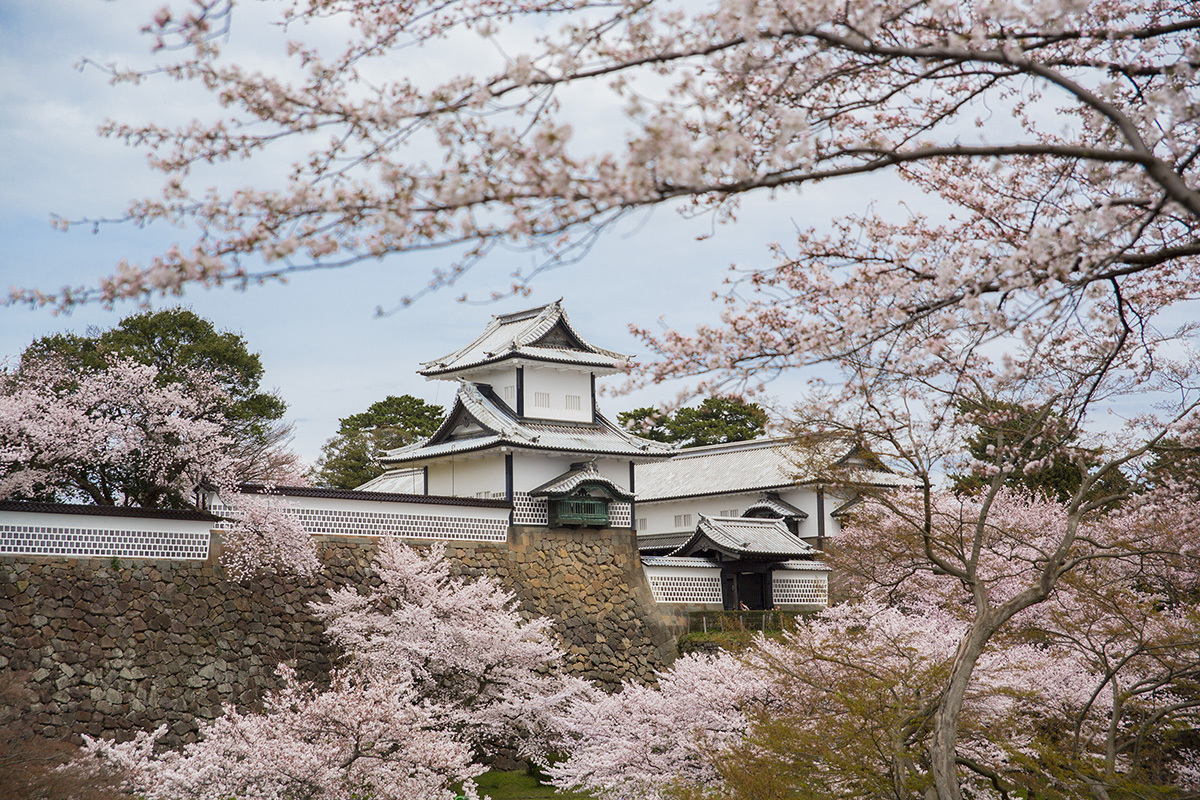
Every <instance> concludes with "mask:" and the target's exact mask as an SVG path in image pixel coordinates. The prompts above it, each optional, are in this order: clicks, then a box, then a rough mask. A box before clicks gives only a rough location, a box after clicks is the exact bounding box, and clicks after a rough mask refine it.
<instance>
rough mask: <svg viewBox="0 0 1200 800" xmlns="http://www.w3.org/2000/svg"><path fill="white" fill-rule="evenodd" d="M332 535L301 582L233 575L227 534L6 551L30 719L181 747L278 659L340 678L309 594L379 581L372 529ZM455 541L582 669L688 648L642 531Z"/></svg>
mask: <svg viewBox="0 0 1200 800" xmlns="http://www.w3.org/2000/svg"><path fill="white" fill-rule="evenodd" d="M318 542H319V547H320V551H321V558H322V561H323V563H324V565H325V569H324V570H323V571H322V573H321V575H320V577H319V579H318V580H317V581H315V582H314V583H313V584H312V585H309V586H303V587H296V586H293V585H292V584H291V583H289V582H287V581H283V580H280V579H278V578H266V579H260V580H257V581H255V582H252V583H249V584H245V585H243V584H239V583H235V582H231V581H228V580H226V579H225V576H224V571H223V570H222V568H221V567H220V564H219V563H218V561H217V557H218V554H219V549H220V548H219V543H218V542H216V541H215V540H214V547H213V548H212V556H211V557H210V558H209V560H208V561H206V562H188V561H162V560H122V561H116V560H114V559H70V560H67V559H52V558H44V557H40V558H35V557H23V556H22V557H13V556H6V557H3V558H0V671H7V672H24V673H27V674H28V681H29V686H30V688H32V689H33V690H34V692H35V694H36V695H37V701H36V702H35V703H34V704H33V706H32V707H30V708H29V709H27V713H28V719H29V720H30V721H31V722H32V723H33V724H34V725H35V726H36V728H37V729H38V730H39V731H40V732H41V733H42V734H43V735H46V736H50V737H53V738H70V739H72V740H74V741H79V737H80V734H83V733H87V734H90V735H92V736H100V735H109V736H115V737H116V738H119V739H127V738H129V737H130V736H131V735H132V732H133V731H135V730H139V729H144V730H150V729H153V728H155V727H157V726H158V725H160V724H163V723H166V724H167V725H168V726H169V730H170V733H169V735H168V742H169V743H171V744H178V743H182V742H188V741H193V740H194V739H195V737H196V730H197V718H200V719H211V718H213V717H215V716H218V715H219V714H220V713H221V705H222V703H236V704H238V705H241V706H253V705H254V704H255V703H256V702H257V701H258V700H259V699H260V698H261V697H262V694H263V692H264V691H265V690H266V689H269V688H273V687H274V686H276V685H277V679H276V676H275V673H274V670H275V665H276V664H277V663H279V662H280V661H288V662H291V663H294V664H295V665H296V667H297V670H298V671H299V673H300V675H301V676H302V677H305V678H309V679H314V680H318V681H320V680H321V679H322V678H323V677H324V676H327V675H328V671H329V667H330V664H331V659H332V658H333V657H334V655H335V654H334V653H332V652H331V649H330V648H329V646H328V644H327V642H326V641H325V639H324V637H323V636H322V634H321V626H320V625H319V624H318V623H317V621H316V620H315V619H314V618H313V617H312V616H311V615H310V614H309V613H308V604H309V603H310V602H311V601H313V600H317V599H321V598H323V597H324V596H325V594H326V593H327V592H328V590H329V589H333V588H338V587H341V586H345V585H348V584H353V585H355V586H359V587H366V586H369V585H371V584H372V583H377V582H378V578H375V577H374V576H373V574H372V572H371V566H370V564H371V557H372V555H373V553H374V549H375V542H374V540H372V539H369V538H365V537H346V538H333V537H329V538H322V539H319V540H318ZM447 553H448V554H449V555H450V556H451V558H452V559H453V560H454V562H455V563H456V565H457V566H456V569H457V571H458V572H460V573H462V574H466V575H477V574H480V573H484V572H486V573H488V574H491V575H493V576H495V577H496V578H498V579H499V580H500V581H501V582H502V583H503V584H504V585H505V586H507V587H509V588H510V589H512V590H513V591H514V592H515V593H516V594H517V596H518V598H519V600H520V603H521V607H522V609H523V610H524V611H525V612H527V613H529V614H531V615H545V616H549V617H551V618H553V619H554V620H555V621H556V631H557V634H558V635H559V637H560V638H561V641H562V644H563V647H564V649H565V650H566V651H567V653H568V658H569V661H568V668H569V669H570V670H571V671H572V672H574V673H575V674H578V675H581V676H583V677H586V678H589V679H592V680H596V681H598V682H600V683H602V684H604V685H606V686H608V687H612V686H615V685H616V684H617V683H618V682H619V681H621V680H634V681H647V680H653V675H654V671H655V670H657V669H661V668H662V667H664V666H665V665H666V664H667V663H669V661H670V659H671V658H672V657H673V655H674V637H673V636H672V632H671V631H670V629H669V627H668V625H667V624H666V620H665V618H662V617H660V616H659V614H658V610H657V608H656V606H655V604H654V601H653V599H652V598H651V597H650V589H649V586H648V585H647V584H646V582H645V579H644V577H643V575H642V571H641V565H640V562H639V560H638V557H637V551H636V548H635V546H634V542H633V534H632V533H631V532H630V531H627V530H625V531H620V530H604V531H592V530H587V531H568V530H550V531H548V530H547V529H546V528H536V527H530V528H521V527H517V528H513V529H512V531H511V532H510V535H509V544H508V546H507V547H506V546H504V545H498V544H470V543H462V542H456V543H453V544H451V545H450V546H449V547H448V548H447Z"/></svg>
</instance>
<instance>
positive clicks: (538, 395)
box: [533, 392, 550, 408]
mask: <svg viewBox="0 0 1200 800" xmlns="http://www.w3.org/2000/svg"><path fill="white" fill-rule="evenodd" d="M533 405H534V406H535V407H536V408H549V407H550V393H549V392H534V393H533Z"/></svg>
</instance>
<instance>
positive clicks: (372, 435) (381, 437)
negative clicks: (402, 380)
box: [309, 394, 445, 489]
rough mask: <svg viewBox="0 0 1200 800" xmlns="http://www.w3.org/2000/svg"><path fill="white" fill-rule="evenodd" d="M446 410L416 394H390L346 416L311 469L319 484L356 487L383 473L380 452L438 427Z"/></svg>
mask: <svg viewBox="0 0 1200 800" xmlns="http://www.w3.org/2000/svg"><path fill="white" fill-rule="evenodd" d="M444 415H445V410H444V409H443V408H442V407H441V406H438V405H433V404H431V403H426V402H425V401H424V400H422V399H420V398H418V397H413V396H412V395H408V394H406V395H401V396H399V397H396V396H395V395H389V396H388V397H385V398H384V399H383V400H380V401H378V402H376V403H372V404H371V405H370V407H369V408H367V410H366V411H363V412H360V413H358V414H351V415H350V416H348V417H343V418H342V419H341V420H340V424H339V426H338V432H337V435H335V436H333V437H332V438H331V439H329V441H327V442H326V443H325V445H324V446H323V447H322V448H321V457H320V458H318V459H317V463H316V466H314V467H313V468H312V470H311V471H310V472H309V479H310V480H311V481H312V482H313V483H314V484H315V485H317V486H324V487H326V488H329V489H354V488H356V487H358V486H362V485H363V484H364V483H366V482H367V481H369V480H371V479H372V478H376V477H378V476H380V475H382V474H383V472H384V469H383V467H382V466H381V465H380V464H379V454H380V453H381V452H382V451H384V450H391V449H393V448H396V447H403V446H404V445H406V444H411V443H412V442H415V441H417V440H418V439H422V438H424V437H426V436H429V435H430V434H432V433H433V432H434V431H435V430H437V428H438V425H440V424H441V422H442V417H443V416H444Z"/></svg>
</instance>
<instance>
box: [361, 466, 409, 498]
mask: <svg viewBox="0 0 1200 800" xmlns="http://www.w3.org/2000/svg"><path fill="white" fill-rule="evenodd" d="M354 491H356V492H390V493H393V494H423V493H424V491H425V483H424V480H423V475H422V472H421V470H411V469H393V470H389V471H387V472H385V473H383V474H382V475H380V476H378V477H375V478H372V479H371V480H369V481H367V482H366V483H364V484H363V485H362V486H356V487H355V488H354Z"/></svg>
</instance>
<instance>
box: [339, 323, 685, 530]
mask: <svg viewBox="0 0 1200 800" xmlns="http://www.w3.org/2000/svg"><path fill="white" fill-rule="evenodd" d="M627 363H628V358H627V357H626V356H624V355H621V354H620V353H615V352H613V351H611V350H605V349H603V348H600V347H596V346H595V345H592V344H589V343H588V342H587V341H586V340H585V339H584V338H583V337H582V336H580V335H579V333H578V332H577V331H576V330H575V329H574V328H573V327H572V326H571V323H570V321H569V320H568V319H567V315H566V313H565V312H564V311H563V308H562V303H561V301H558V302H554V303H551V304H549V305H546V306H540V307H538V308H532V309H529V310H526V311H520V312H517V313H514V314H502V315H497V316H494V317H492V320H491V322H490V323H489V324H488V326H487V328H485V329H484V331H483V333H481V334H480V335H479V336H478V337H476V338H475V340H474V341H472V342H471V343H470V344H468V345H467V346H466V347H463V348H462V349H460V350H457V351H455V352H453V353H450V354H449V355H446V356H443V357H442V358H439V359H435V360H433V361H429V362H426V363H424V364H423V365H422V369H421V370H420V374H421V375H424V376H425V377H426V378H428V379H430V380H457V381H458V382H459V389H458V392H457V394H456V396H455V399H454V404H453V406H452V407H451V409H450V413H449V414H448V415H447V417H446V419H445V421H444V422H443V423H442V425H441V427H440V428H438V430H437V431H436V432H434V434H433V435H432V436H430V437H429V438H428V439H426V440H424V441H421V442H417V443H415V444H412V445H409V446H407V447H402V448H400V449H398V450H392V451H390V452H388V453H386V454H385V455H384V457H383V463H384V465H385V466H387V467H389V468H390V469H391V470H392V471H391V472H389V473H388V474H386V475H384V476H381V477H380V478H377V479H375V480H374V481H372V482H370V483H368V484H365V485H363V486H362V487H360V488H361V489H364V490H371V489H373V488H376V487H378V486H382V485H385V484H386V483H387V482H389V481H395V480H396V476H397V475H398V474H404V473H407V474H412V472H411V471H412V470H414V469H420V470H421V472H422V478H423V480H422V481H421V483H422V484H423V486H424V490H425V492H426V493H427V494H436V495H445V496H451V497H488V498H504V499H508V500H511V501H512V503H513V522H514V524H517V525H547V524H552V523H553V524H555V525H581V526H595V527H632V525H633V519H634V515H633V503H634V500H633V498H634V495H635V492H636V487H635V486H634V475H633V465H634V464H635V463H641V462H646V461H653V460H659V459H663V458H669V457H670V456H671V455H672V453H673V452H674V449H673V448H672V447H671V446H670V445H666V444H663V443H661V442H654V441H650V440H648V439H642V438H640V437H638V436H634V435H632V434H630V433H628V432H627V431H625V430H623V429H622V428H621V427H620V426H618V425H615V424H613V423H612V422H610V421H609V420H608V419H607V418H606V417H604V415H603V414H601V413H600V410H599V409H598V408H597V404H596V378H597V377H600V376H604V375H611V374H613V373H615V372H619V371H621V370H622V369H624V367H625V365H626V364H627Z"/></svg>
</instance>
